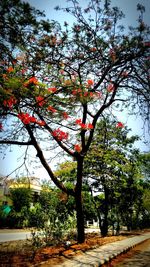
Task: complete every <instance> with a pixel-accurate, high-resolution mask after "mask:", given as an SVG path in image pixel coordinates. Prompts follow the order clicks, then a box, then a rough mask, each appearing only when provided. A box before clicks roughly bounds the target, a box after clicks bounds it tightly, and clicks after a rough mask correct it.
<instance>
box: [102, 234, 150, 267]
mask: <svg viewBox="0 0 150 267" xmlns="http://www.w3.org/2000/svg"><path fill="white" fill-rule="evenodd" d="M105 266H109V267H150V239H148V240H146V241H144V242H143V243H141V244H140V245H137V246H135V247H134V248H133V249H131V250H130V251H129V252H128V253H125V254H123V255H122V256H119V257H117V258H116V259H114V260H113V261H112V262H111V263H109V265H105Z"/></svg>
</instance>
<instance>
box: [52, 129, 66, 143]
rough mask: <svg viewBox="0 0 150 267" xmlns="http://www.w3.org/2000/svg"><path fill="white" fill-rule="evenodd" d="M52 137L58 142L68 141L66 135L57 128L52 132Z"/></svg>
mask: <svg viewBox="0 0 150 267" xmlns="http://www.w3.org/2000/svg"><path fill="white" fill-rule="evenodd" d="M52 135H53V136H54V137H55V138H56V139H57V140H59V141H62V140H67V139H68V133H65V132H63V131H61V130H60V129H59V128H58V129H56V130H54V131H53V132H52Z"/></svg>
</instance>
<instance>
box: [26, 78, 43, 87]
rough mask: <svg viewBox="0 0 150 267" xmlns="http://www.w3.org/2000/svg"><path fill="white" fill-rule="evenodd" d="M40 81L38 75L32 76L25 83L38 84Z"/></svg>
mask: <svg viewBox="0 0 150 267" xmlns="http://www.w3.org/2000/svg"><path fill="white" fill-rule="evenodd" d="M38 83H39V82H38V79H37V78H36V77H31V78H30V79H29V80H28V81H27V82H25V83H24V86H26V87H27V86H28V85H30V84H33V85H37V84H38Z"/></svg>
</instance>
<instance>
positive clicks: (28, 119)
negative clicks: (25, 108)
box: [18, 113, 46, 126]
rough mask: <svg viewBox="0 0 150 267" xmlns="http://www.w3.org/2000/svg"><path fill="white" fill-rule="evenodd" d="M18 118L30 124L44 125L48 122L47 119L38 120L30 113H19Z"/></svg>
mask: <svg viewBox="0 0 150 267" xmlns="http://www.w3.org/2000/svg"><path fill="white" fill-rule="evenodd" d="M18 118H19V119H20V120H21V121H22V122H23V123H24V124H30V123H36V124H38V125H40V126H44V125H45V124H46V123H45V121H38V120H37V119H36V118H35V117H33V116H30V115H29V114H28V113H19V114H18Z"/></svg>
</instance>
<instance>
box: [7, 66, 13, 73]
mask: <svg viewBox="0 0 150 267" xmlns="http://www.w3.org/2000/svg"><path fill="white" fill-rule="evenodd" d="M6 71H7V72H8V73H10V72H14V68H13V67H9V68H8V69H7V70H6Z"/></svg>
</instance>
